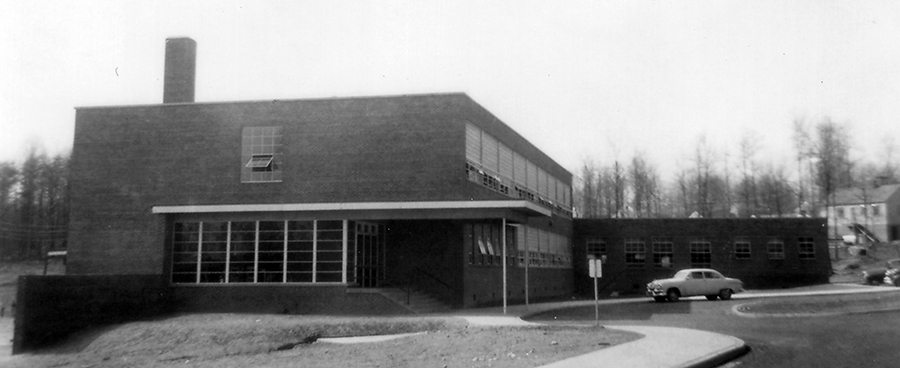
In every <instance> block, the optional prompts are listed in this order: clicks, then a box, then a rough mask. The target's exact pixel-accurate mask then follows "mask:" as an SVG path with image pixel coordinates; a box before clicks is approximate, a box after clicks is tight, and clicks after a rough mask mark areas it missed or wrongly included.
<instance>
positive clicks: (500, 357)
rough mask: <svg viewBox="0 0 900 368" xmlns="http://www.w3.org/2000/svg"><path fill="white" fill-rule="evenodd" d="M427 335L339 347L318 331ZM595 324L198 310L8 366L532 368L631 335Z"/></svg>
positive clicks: (85, 338)
mask: <svg viewBox="0 0 900 368" xmlns="http://www.w3.org/2000/svg"><path fill="white" fill-rule="evenodd" d="M409 332H426V333H425V334H421V335H416V336H412V337H407V338H401V339H396V340H390V341H383V342H377V343H361V344H350V345H339V344H329V343H324V342H319V341H318V338H320V337H340V336H359V335H386V334H399V333H409ZM637 338H639V336H638V335H636V334H632V333H627V332H622V331H614V330H606V329H602V328H593V327H558V326H557V327H550V326H537V327H500V328H498V327H473V326H469V325H468V324H466V323H465V321H463V320H461V319H456V318H422V317H396V318H389V317H378V318H343V317H341V318H335V317H310V316H279V315H237V314H198V315H183V316H175V317H171V318H165V319H160V320H156V321H143V322H132V323H126V324H121V325H116V326H109V327H105V328H98V329H94V330H91V331H86V332H84V333H81V334H79V335H77V336H73V337H72V338H70V339H69V340H67V341H66V342H64V343H62V344H60V345H57V346H55V347H53V348H50V349H45V350H42V351H39V352H37V353H35V354H23V355H16V356H13V357H10V358H8V359H6V361H2V360H0V363H3V364H0V365H3V366H7V367H87V366H91V367H123V366H128V367H169V366H185V365H188V366H199V367H248V366H252V367H283V366H297V367H308V366H315V367H341V368H345V367H348V366H349V367H405V366H408V367H412V366H415V367H418V366H436V367H442V366H445V365H446V366H448V367H460V366H466V367H472V366H474V367H489V366H490V367H528V366H538V365H542V364H547V363H550V362H554V361H557V360H561V359H565V358H568V357H571V356H575V355H580V354H584V353H588V352H591V351H594V350H598V349H602V348H604V347H608V346H612V345H616V344H620V343H623V342H627V341H631V340H635V339H637Z"/></svg>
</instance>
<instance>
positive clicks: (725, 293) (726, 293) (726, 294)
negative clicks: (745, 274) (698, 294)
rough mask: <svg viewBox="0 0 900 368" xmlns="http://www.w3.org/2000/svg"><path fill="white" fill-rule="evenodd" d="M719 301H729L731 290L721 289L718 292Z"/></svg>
mask: <svg viewBox="0 0 900 368" xmlns="http://www.w3.org/2000/svg"><path fill="white" fill-rule="evenodd" d="M719 299H722V300H728V299H731V289H722V291H720V292H719Z"/></svg>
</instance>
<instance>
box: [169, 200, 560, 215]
mask: <svg viewBox="0 0 900 368" xmlns="http://www.w3.org/2000/svg"><path fill="white" fill-rule="evenodd" d="M410 210H414V211H447V210H451V211H453V210H513V211H517V212H524V213H526V214H527V215H528V216H545V217H551V216H552V215H553V212H552V211H551V210H550V209H549V208H545V207H543V206H540V205H538V204H536V203H533V202H531V201H525V200H514V201H422V202H332V203H274V204H217V205H183V206H153V208H152V213H154V214H189V213H247V212H306V211H324V212H327V211H410Z"/></svg>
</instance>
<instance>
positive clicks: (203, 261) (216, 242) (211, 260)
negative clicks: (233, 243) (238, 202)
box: [200, 222, 228, 283]
mask: <svg viewBox="0 0 900 368" xmlns="http://www.w3.org/2000/svg"><path fill="white" fill-rule="evenodd" d="M227 251H228V222H204V223H203V242H202V245H201V247H200V252H201V253H200V282H202V283H207V282H209V283H221V282H225V262H226V259H227Z"/></svg>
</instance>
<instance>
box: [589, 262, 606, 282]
mask: <svg viewBox="0 0 900 368" xmlns="http://www.w3.org/2000/svg"><path fill="white" fill-rule="evenodd" d="M588 275H590V276H591V277H592V278H595V279H596V278H600V277H603V260H602V259H589V260H588Z"/></svg>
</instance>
